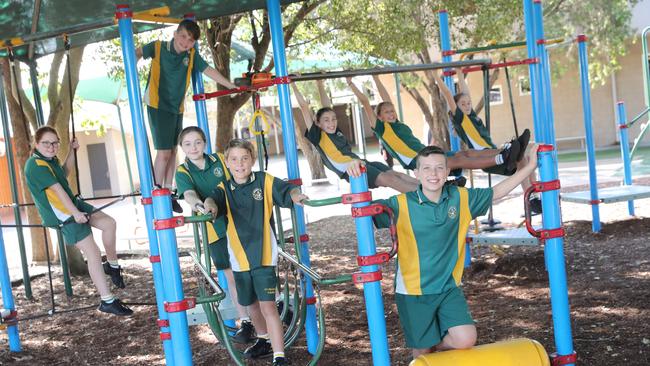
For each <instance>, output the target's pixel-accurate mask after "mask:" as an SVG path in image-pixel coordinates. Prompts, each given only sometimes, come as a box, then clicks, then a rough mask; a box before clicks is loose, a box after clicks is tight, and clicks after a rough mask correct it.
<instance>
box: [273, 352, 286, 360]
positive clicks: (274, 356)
mask: <svg viewBox="0 0 650 366" xmlns="http://www.w3.org/2000/svg"><path fill="white" fill-rule="evenodd" d="M278 357H283V358H284V352H273V359H274V360H275V359H276V358H278Z"/></svg>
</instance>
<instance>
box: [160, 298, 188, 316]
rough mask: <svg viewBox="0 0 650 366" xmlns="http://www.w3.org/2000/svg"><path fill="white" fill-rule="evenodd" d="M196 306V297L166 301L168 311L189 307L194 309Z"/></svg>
mask: <svg viewBox="0 0 650 366" xmlns="http://www.w3.org/2000/svg"><path fill="white" fill-rule="evenodd" d="M195 306H196V298H194V297H187V298H185V299H183V300H181V301H176V302H167V301H165V311H166V312H168V313H178V312H179V311H185V310H187V309H193V308H194V307H195Z"/></svg>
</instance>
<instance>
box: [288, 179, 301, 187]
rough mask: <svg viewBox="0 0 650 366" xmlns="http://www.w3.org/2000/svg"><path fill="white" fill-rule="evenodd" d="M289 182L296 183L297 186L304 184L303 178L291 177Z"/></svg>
mask: <svg viewBox="0 0 650 366" xmlns="http://www.w3.org/2000/svg"><path fill="white" fill-rule="evenodd" d="M287 182H289V183H291V184H294V185H297V186H301V185H302V178H296V179H289V180H287Z"/></svg>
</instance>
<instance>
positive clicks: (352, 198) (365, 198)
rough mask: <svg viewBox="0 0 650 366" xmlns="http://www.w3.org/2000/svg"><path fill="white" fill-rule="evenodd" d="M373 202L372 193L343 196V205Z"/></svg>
mask: <svg viewBox="0 0 650 366" xmlns="http://www.w3.org/2000/svg"><path fill="white" fill-rule="evenodd" d="M370 201H372V193H371V192H370V191H367V192H361V193H346V194H342V195H341V203H343V204H348V205H349V204H352V203H360V202H370Z"/></svg>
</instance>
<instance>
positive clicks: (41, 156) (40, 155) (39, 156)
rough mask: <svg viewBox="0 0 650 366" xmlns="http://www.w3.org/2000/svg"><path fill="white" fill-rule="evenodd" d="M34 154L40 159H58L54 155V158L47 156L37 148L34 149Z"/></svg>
mask: <svg viewBox="0 0 650 366" xmlns="http://www.w3.org/2000/svg"><path fill="white" fill-rule="evenodd" d="M32 155H33V156H35V157H37V158H39V159H43V160H47V161H52V160H56V159H57V157H56V156H54V157H52V158H48V157H45V156H44V155H43V154H41V153H40V152H39V151H38V150H36V149H34V153H33V154H32Z"/></svg>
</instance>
